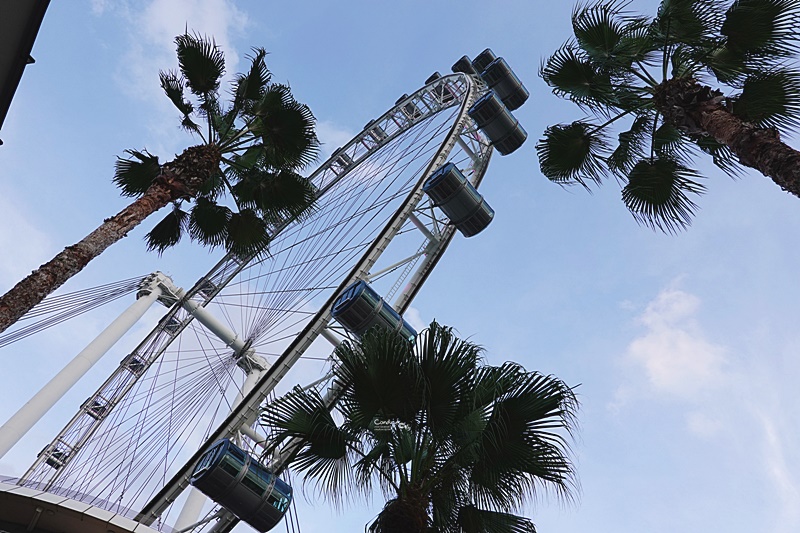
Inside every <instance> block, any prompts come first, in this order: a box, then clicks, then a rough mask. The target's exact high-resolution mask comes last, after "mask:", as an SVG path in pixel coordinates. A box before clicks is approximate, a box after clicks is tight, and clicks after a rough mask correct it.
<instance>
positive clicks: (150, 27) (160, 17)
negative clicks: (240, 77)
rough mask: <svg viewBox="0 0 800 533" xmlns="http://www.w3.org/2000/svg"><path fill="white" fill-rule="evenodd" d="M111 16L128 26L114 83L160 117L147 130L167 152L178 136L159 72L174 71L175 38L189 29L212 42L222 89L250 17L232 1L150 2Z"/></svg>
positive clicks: (99, 9)
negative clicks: (220, 62)
mask: <svg viewBox="0 0 800 533" xmlns="http://www.w3.org/2000/svg"><path fill="white" fill-rule="evenodd" d="M92 9H93V11H94V12H95V13H96V14H103V13H104V12H110V11H112V6H107V5H106V2H104V1H102V0H95V1H94V2H93V4H92ZM113 13H114V14H115V15H117V16H119V17H121V18H123V19H125V20H126V21H127V22H128V25H129V27H130V34H129V36H128V43H129V48H128V52H127V53H126V54H125V55H124V57H122V58H121V61H120V67H119V71H118V74H117V76H116V78H117V83H118V84H119V85H120V86H121V88H122V90H123V91H124V92H125V93H126V94H127V95H129V96H130V97H131V98H135V99H139V100H144V101H146V102H148V104H152V106H153V110H154V111H155V112H156V116H158V117H159V119H158V121H157V122H156V123H154V124H153V125H152V126H151V129H152V131H153V135H154V137H155V139H156V142H158V143H163V144H166V145H168V146H166V147H159V146H157V147H156V148H159V149H162V148H163V150H170V147H171V145H172V144H174V143H175V142H176V141H177V137H178V135H180V134H181V133H180V130H179V129H178V128H177V127H176V124H175V117H176V116H177V111H175V110H174V108H173V107H172V104H170V103H169V101H168V100H167V98H166V97H165V96H164V94H163V91H162V89H161V87H160V86H159V81H158V79H159V78H158V73H159V71H160V70H175V69H177V59H176V57H175V42H174V41H175V37H176V36H177V35H180V34H182V33H183V32H185V31H186V30H187V29H188V30H189V32H194V33H198V34H200V35H204V36H208V37H212V38H213V39H214V42H215V43H216V44H217V45H218V46H219V47H220V48H221V49H222V51H223V52H224V53H225V65H226V74H225V77H224V78H223V81H222V88H223V90H225V89H226V86H227V85H228V83H229V82H230V80H231V79H232V76H233V74H235V73H236V72H237V70H238V63H239V52H238V51H237V50H236V49H235V48H234V46H233V40H234V38H235V37H236V36H237V35H240V34H242V33H243V32H244V30H245V29H246V27H247V26H248V24H249V19H248V16H247V14H246V13H244V12H243V11H241V10H239V9H238V8H237V7H236V5H234V3H233V2H232V1H231V0H151V1H150V2H149V3H147V4H146V5H144V6H143V7H139V6H133V5H130V4H127V3H125V4H115V5H114V6H113ZM165 121H169V122H168V123H167V122H165ZM151 144H152V143H151ZM158 151H161V150H158Z"/></svg>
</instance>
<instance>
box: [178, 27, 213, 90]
mask: <svg viewBox="0 0 800 533" xmlns="http://www.w3.org/2000/svg"><path fill="white" fill-rule="evenodd" d="M175 44H176V45H177V49H178V64H179V66H180V69H181V73H182V74H183V77H184V78H185V80H186V85H188V87H189V90H190V91H192V93H194V94H195V95H197V96H198V97H200V98H201V99H203V101H204V103H206V101H207V100H208V98H209V97H210V96H211V95H212V94H213V93H214V92H216V91H217V90H218V89H219V83H220V80H221V79H222V75H223V74H224V73H225V56H224V54H223V53H222V50H220V49H219V47H218V46H217V44H216V43H215V42H214V40H213V39H209V38H208V37H203V36H200V35H196V34H189V33H185V34H183V35H178V36H177V37H176V38H175Z"/></svg>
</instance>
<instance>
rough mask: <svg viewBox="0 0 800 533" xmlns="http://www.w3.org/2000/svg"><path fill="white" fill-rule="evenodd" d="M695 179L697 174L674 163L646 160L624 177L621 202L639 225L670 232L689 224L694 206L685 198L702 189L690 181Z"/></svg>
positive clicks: (699, 192)
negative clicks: (625, 182) (626, 177)
mask: <svg viewBox="0 0 800 533" xmlns="http://www.w3.org/2000/svg"><path fill="white" fill-rule="evenodd" d="M698 177H699V175H698V174H697V172H695V171H693V170H691V169H688V168H686V167H684V166H682V165H680V164H679V163H677V162H676V161H674V160H671V159H666V158H656V159H646V160H643V161H640V162H639V163H637V164H636V165H635V166H634V167H633V170H631V172H630V174H629V175H628V184H627V185H626V186H625V188H624V189H623V190H622V200H623V201H624V202H625V205H626V206H627V207H628V209H630V211H631V213H632V214H633V217H634V218H635V219H636V221H637V222H639V223H640V224H643V225H645V226H648V227H651V228H654V229H655V228H658V229H660V230H662V231H664V232H666V233H674V232H675V231H677V230H679V229H683V228H685V227H686V226H688V225H689V224H691V220H692V217H693V216H694V211H695V209H696V208H697V205H695V203H694V202H692V201H691V200H690V199H689V196H688V195H689V194H695V195H698V194H701V193H702V192H703V191H704V190H705V187H703V186H702V185H701V184H699V183H697V182H696V181H693V179H694V178H698Z"/></svg>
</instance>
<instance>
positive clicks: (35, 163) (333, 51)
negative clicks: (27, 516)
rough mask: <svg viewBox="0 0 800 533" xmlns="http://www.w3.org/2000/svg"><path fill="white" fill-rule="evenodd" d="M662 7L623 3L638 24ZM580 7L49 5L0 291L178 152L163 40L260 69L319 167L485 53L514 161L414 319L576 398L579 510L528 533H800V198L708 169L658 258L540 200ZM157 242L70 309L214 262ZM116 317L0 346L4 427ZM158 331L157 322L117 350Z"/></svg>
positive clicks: (607, 194) (348, 515) (642, 245)
mask: <svg viewBox="0 0 800 533" xmlns="http://www.w3.org/2000/svg"><path fill="white" fill-rule="evenodd" d="M490 5H491V8H490V7H489V6H490ZM656 7H657V2H655V1H653V0H647V1H643V0H639V1H635V2H634V3H633V4H632V6H631V9H634V10H639V11H642V12H645V13H648V14H652V13H654V12H655V9H656ZM571 9H572V2H566V1H565V2H561V1H559V2H555V1H549V2H546V1H543V0H520V1H495V2H492V3H486V2H474V1H467V0H465V1H461V2H444V1H427V2H422V1H407V2H402V3H390V2H383V1H348V2H328V1H318V0H309V1H305V2H243V1H239V2H232V1H229V0H146V1H145V0H143V1H117V2H111V1H101V0H94V1H91V2H87V1H74V2H53V3H51V5H50V7H49V9H48V11H47V14H46V16H45V19H44V23H43V24H42V27H41V30H40V32H39V35H38V38H37V41H36V45H35V47H34V50H33V55H34V57H35V58H36V64H34V65H31V66H29V67H28V68H27V69H26V72H25V74H24V76H23V79H22V82H21V84H20V86H19V89H18V91H17V94H16V97H15V99H14V102H13V104H12V106H11V109H10V111H9V114H8V117H7V119H6V122H5V124H4V127H3V129H2V132H0V137H2V139H3V141H4V143H5V144H4V145H3V146H2V147H0V250H2V251H0V290H1V291H3V292H4V291H5V290H6V289H7V288H9V287H10V286H12V285H13V284H14V283H15V282H16V281H18V280H19V279H21V278H22V277H23V276H24V275H26V274H27V273H28V272H30V271H31V270H32V269H34V268H36V267H37V266H38V265H39V264H41V263H42V262H44V261H46V260H48V259H49V258H50V257H52V256H53V255H54V254H55V253H56V252H58V251H59V250H60V249H61V248H63V247H64V246H66V245H68V244H71V243H73V242H76V241H77V240H79V239H80V238H82V237H83V236H84V235H85V234H87V233H88V232H89V231H91V230H92V229H94V228H95V227H96V226H97V225H98V224H99V223H100V222H102V220H103V219H104V218H106V217H108V216H110V215H112V214H113V213H116V212H117V211H119V209H121V208H122V207H123V206H124V205H126V203H127V200H126V199H124V198H122V197H120V196H119V194H118V192H117V190H116V188H115V187H114V185H113V184H112V182H111V176H112V173H113V167H114V162H115V158H116V156H118V155H122V154H123V151H124V150H125V149H126V148H136V149H142V148H147V149H148V150H149V151H151V152H152V153H154V154H158V155H160V156H161V159H162V161H166V160H169V159H170V158H171V157H172V156H173V155H174V154H177V153H180V152H181V151H182V150H183V148H185V147H186V146H188V145H189V144H190V143H191V141H192V139H191V138H190V137H189V136H188V135H187V134H185V133H184V132H183V131H182V130H181V129H180V128H179V127H178V121H177V119H176V113H175V112H174V111H173V108H172V107H171V104H170V103H169V101H168V100H167V99H166V98H165V97H164V96H163V93H162V92H161V89H160V87H159V85H158V70H159V69H165V68H174V67H175V66H176V61H175V59H174V45H173V42H172V40H173V38H174V37H175V35H177V34H178V33H181V32H182V31H183V30H184V28H185V27H188V28H189V29H192V30H195V31H197V32H200V33H203V34H209V35H213V36H214V37H215V39H216V42H217V43H218V44H219V45H220V46H221V47H222V48H223V50H224V51H225V52H226V57H227V65H228V72H229V73H234V72H237V71H238V70H239V69H242V68H244V67H243V65H244V63H245V61H244V57H245V55H246V54H247V53H248V52H249V49H250V47H253V46H262V47H264V48H266V49H267V50H268V52H269V53H270V55H269V56H268V57H267V62H268V65H269V67H270V69H271V70H272V72H273V75H274V80H275V81H278V82H288V83H289V84H290V85H291V87H292V91H293V93H294V95H295V96H296V98H297V99H298V100H299V101H302V102H304V103H306V104H308V105H309V107H310V108H311V109H312V111H313V112H314V114H315V116H316V117H317V120H318V121H319V122H318V134H319V136H320V138H321V140H322V141H323V142H324V143H325V144H324V146H323V152H324V154H325V155H326V156H327V154H329V153H330V152H331V151H332V150H333V149H335V148H336V147H338V146H340V145H342V144H344V143H345V142H347V141H348V140H349V139H350V138H351V137H352V136H353V135H355V134H356V133H357V132H359V131H360V130H361V128H362V127H363V125H364V124H365V123H366V122H367V121H368V120H370V119H372V118H374V117H377V116H379V115H381V114H383V113H384V112H385V111H386V110H387V109H389V108H390V107H391V106H392V104H393V103H394V102H395V100H396V99H397V98H398V97H399V96H400V95H401V94H403V93H411V92H413V91H415V90H416V89H417V88H419V87H420V86H421V85H422V83H423V81H424V80H425V78H427V77H428V75H429V74H431V72H433V71H435V70H438V71H441V72H448V71H449V69H450V66H451V65H452V64H453V63H454V62H455V60H456V59H458V58H459V57H460V56H462V55H464V54H467V55H469V56H470V57H474V56H475V55H477V54H478V53H479V52H480V51H481V50H483V49H484V48H485V47H491V48H492V49H493V50H494V51H495V52H496V53H497V54H498V55H501V56H504V57H505V58H506V59H507V61H508V62H509V63H510V65H511V66H512V67H513V68H514V69H515V71H516V72H517V74H518V75H519V77H520V78H521V79H522V81H523V82H524V83H525V84H526V86H527V87H528V89H529V90H530V92H531V97H530V99H529V100H528V102H527V103H526V104H525V106H523V107H522V108H521V109H520V110H518V111H517V112H515V115H516V116H517V117H518V118H519V120H520V122H521V123H522V125H523V126H524V128H525V129H526V130H527V132H528V135H529V137H528V141H527V143H526V144H525V145H524V146H523V147H522V148H521V149H520V150H518V151H517V152H515V153H514V154H512V155H510V156H507V157H500V156H499V155H495V157H494V158H493V161H492V162H491V164H490V168H489V171H488V172H487V175H486V179H485V180H484V183H483V185H482V186H481V191H482V192H483V194H484V195H485V197H486V198H487V200H488V202H489V203H490V204H491V205H492V207H493V208H494V209H495V212H496V216H495V220H494V221H493V222H492V224H491V225H490V226H489V228H488V229H487V230H486V231H485V232H483V233H481V234H480V235H478V236H476V237H474V238H472V239H469V240H467V239H464V238H462V237H461V236H460V235H457V237H456V239H455V240H454V241H453V243H452V245H451V246H450V248H449V249H448V252H447V254H445V256H444V258H443V259H442V261H441V262H440V263H439V265H438V266H437V268H436V270H435V271H434V273H433V274H432V275H431V277H430V278H429V280H428V281H427V282H426V284H425V287H424V288H423V290H422V291H421V293H420V295H419V296H418V297H417V299H416V300H415V301H414V304H413V310H412V313H411V314H412V315H413V320H414V321H415V322H416V323H417V324H423V323H428V322H430V321H431V320H432V319H434V318H435V319H436V320H437V321H439V322H441V323H444V324H447V325H452V326H454V327H455V328H456V329H457V330H458V331H459V332H460V334H461V335H462V336H465V337H470V338H471V339H472V340H474V341H475V342H477V343H479V344H481V345H483V346H484V347H485V348H486V353H487V358H488V361H489V362H490V363H492V364H499V363H501V362H503V361H505V360H514V361H518V362H520V363H522V364H523V365H524V366H525V367H526V368H528V369H529V370H538V371H541V372H543V373H548V374H554V375H556V376H558V377H560V378H561V379H563V380H564V381H566V382H567V383H568V384H571V385H578V384H580V386H579V387H578V388H577V393H578V396H579V399H580V401H581V410H580V414H579V419H580V424H581V429H580V432H579V434H578V439H577V441H576V442H575V444H574V455H575V464H576V466H577V469H578V473H579V477H580V483H581V489H580V492H579V494H578V495H577V498H576V500H575V501H574V502H572V503H561V502H559V501H558V500H557V499H556V498H555V497H552V496H550V497H547V496H545V497H543V498H541V499H540V500H539V501H537V502H536V504H535V505H533V506H531V507H530V508H529V509H528V510H527V512H528V515H529V516H531V517H532V518H533V520H534V522H535V523H536V525H537V527H538V530H539V531H540V532H542V533H547V532H556V531H557V532H558V533H578V532H585V531H589V530H593V531H615V532H617V533H634V532H640V531H648V532H650V533H662V532H664V533H666V532H674V531H682V532H701V531H728V532H731V533H738V532H748V533H751V532H769V533H779V532H793V531H797V530H798V529H800V430H798V424H797V420H798V417H800V396H799V395H798V394H797V381H798V379H797V376H800V362H798V357H797V356H798V352H800V329H798V328H797V322H798V320H797V317H798V316H800V304H798V302H799V301H800V298H799V296H800V287H798V274H797V272H798V266H799V265H800V247H798V232H797V228H798V227H800V200H799V199H798V198H795V197H791V196H789V195H788V194H786V193H783V192H782V191H780V189H779V188H778V187H777V186H775V185H774V184H772V183H771V182H770V181H769V180H767V179H765V178H763V177H761V176H759V175H756V174H754V173H750V174H747V175H745V176H744V177H743V178H741V179H740V180H732V179H730V178H728V177H726V176H724V175H722V174H721V173H720V172H719V171H717V170H716V169H714V168H713V167H711V166H710V164H709V162H708V161H703V162H702V163H700V165H699V167H700V168H701V169H702V170H703V172H704V173H705V174H706V175H707V176H708V179H706V180H704V184H705V185H706V186H707V188H708V192H707V194H706V195H705V196H703V197H702V198H701V199H700V200H699V202H698V203H699V205H700V210H699V213H698V215H697V217H696V220H695V222H694V223H693V225H692V227H691V228H690V229H689V230H687V231H686V232H683V233H681V234H679V235H675V236H666V235H662V234H658V233H654V232H652V231H651V230H649V229H647V228H643V227H639V226H637V224H636V223H635V222H634V220H633V218H632V217H631V216H630V214H629V213H628V211H627V210H626V209H625V207H624V205H623V204H622V202H621V200H620V193H619V187H618V186H617V184H616V183H614V182H613V180H612V181H611V182H609V183H606V185H605V186H604V187H602V188H600V189H597V190H595V191H594V193H593V194H587V193H586V192H585V191H583V190H578V189H568V190H565V189H562V188H560V187H558V186H556V185H554V184H551V183H549V182H548V181H547V180H546V179H545V178H544V177H543V176H542V175H541V173H540V172H539V170H538V161H537V157H536V152H535V149H534V146H535V144H536V140H537V139H538V138H539V137H540V136H541V134H542V132H543V130H544V129H545V128H546V127H547V125H550V124H554V123H557V122H569V121H572V120H574V119H577V118H580V117H581V116H582V115H581V114H580V111H579V110H578V109H577V108H575V107H574V106H572V105H571V104H569V103H567V102H563V101H561V100H559V99H557V98H556V97H554V96H553V95H552V94H550V92H549V90H548V88H547V87H546V86H545V85H544V83H543V82H542V81H541V80H540V79H539V78H538V76H537V70H538V67H539V64H540V61H541V60H542V59H543V58H545V57H546V56H548V55H549V54H551V53H552V52H553V51H554V50H555V49H556V48H557V47H558V46H559V45H560V44H561V43H562V42H563V41H564V40H565V39H566V38H567V37H568V36H569V35H570V24H569V15H570V12H571ZM237 61H238V63H237ZM237 66H238V68H237ZM788 142H789V143H790V144H793V145H794V146H800V142H799V141H798V140H797V139H791V138H790V139H789V141H788ZM155 222H156V221H155V220H154V221H150V222H146V223H145V224H144V225H143V226H142V227H141V228H138V229H137V230H135V231H134V232H132V233H131V234H130V235H129V236H128V238H126V239H125V240H124V242H121V243H119V244H117V245H115V246H113V247H112V248H111V249H109V250H108V251H107V252H106V253H104V254H103V255H102V256H101V257H100V258H99V259H97V260H96V261H94V262H93V263H92V264H91V265H90V266H89V267H88V268H87V269H86V270H85V271H84V272H83V273H81V274H80V275H79V276H78V277H76V278H75V279H74V280H72V281H70V282H69V284H68V285H67V286H65V287H64V289H65V290H66V291H72V290H77V289H79V288H82V287H91V286H95V285H100V284H104V283H109V282H112V281H115V280H119V279H124V278H129V277H134V276H137V275H140V274H146V273H148V272H151V271H153V270H162V271H164V272H167V273H169V274H172V275H173V277H174V279H175V281H176V283H177V284H179V285H184V286H190V285H191V284H192V283H193V282H194V281H195V280H196V279H197V278H198V277H199V276H201V275H202V274H203V273H204V272H205V271H206V270H207V269H208V268H210V267H211V266H212V265H213V264H214V263H215V262H216V261H217V259H218V257H219V256H220V254H219V253H208V252H207V251H205V250H202V249H199V248H196V247H192V246H181V247H179V248H178V249H176V250H173V251H170V252H167V253H165V254H164V255H163V257H160V258H159V257H158V256H157V255H154V254H148V253H146V252H145V247H144V244H143V242H142V238H143V236H144V234H145V233H146V232H147V231H148V230H149V229H150V228H151V227H152V225H153V224H154V223H155ZM129 303H130V302H124V303H119V304H118V305H117V306H116V307H117V308H122V307H124V306H126V305H128V304H129ZM114 308H115V307H114V306H111V307H110V309H111V310H108V309H106V310H101V311H99V312H96V313H93V314H89V315H84V316H82V317H81V318H80V319H77V320H75V321H72V322H70V323H67V324H64V325H62V326H60V327H57V328H52V329H50V330H48V331H47V332H45V333H44V334H42V335H40V336H38V337H37V338H35V339H30V340H27V341H25V342H20V343H17V344H15V345H12V346H9V347H6V348H3V349H2V350H1V352H0V357H2V360H3V366H2V367H1V368H2V370H0V395H1V396H0V419H3V420H5V419H6V418H8V417H9V416H10V415H11V414H12V413H13V412H14V411H15V410H16V409H17V408H18V407H20V406H21V405H22V404H23V403H24V402H25V401H26V400H27V399H28V398H29V397H30V395H31V394H32V393H33V392H34V391H35V390H37V389H38V388H39V387H41V386H42V385H43V384H44V383H45V382H46V381H47V380H48V379H49V378H50V377H52V375H53V374H54V373H55V372H56V371H57V368H58V366H59V365H60V364H63V363H64V362H66V361H67V360H69V359H71V358H72V356H73V355H74V354H75V353H77V352H78V351H79V350H80V349H81V348H83V346H85V344H86V343H88V342H89V341H90V340H91V339H92V338H93V336H94V335H96V334H97V333H98V332H99V331H100V330H101V329H102V328H103V327H104V326H105V325H106V324H107V322H108V321H109V320H110V318H109V317H111V316H113V315H114V310H113V309H114ZM157 318H158V316H157V315H156V314H154V313H150V314H148V316H147V317H146V319H145V321H144V323H143V324H142V325H141V326H139V327H137V328H136V329H135V330H134V331H133V332H132V333H131V335H129V336H128V337H126V338H125V339H124V340H123V341H122V345H121V346H120V348H119V350H118V351H119V353H125V352H124V349H125V348H126V347H127V348H128V349H129V348H130V347H132V346H134V345H135V344H136V343H137V342H138V340H139V339H140V338H141V336H142V335H143V334H144V333H145V332H146V331H147V330H148V328H149V326H150V325H152V324H153V323H154V322H155V321H156V320H157ZM137 334H138V337H137ZM111 359H112V361H111V362H110V363H107V364H102V363H101V364H100V365H98V367H96V368H95V369H94V370H93V371H92V372H91V373H90V374H89V375H88V376H87V377H86V378H85V379H84V381H83V382H81V385H80V387H78V388H79V389H81V390H78V391H74V392H72V393H70V395H69V396H68V397H67V398H65V400H64V402H62V405H60V406H59V408H57V409H55V410H54V411H53V412H52V413H51V414H49V415H48V417H47V418H46V419H45V420H43V421H42V423H40V424H39V425H38V426H37V427H36V428H35V429H34V430H33V431H32V432H31V433H30V434H29V435H28V437H27V438H26V439H25V440H23V441H22V442H21V444H20V445H19V446H17V448H15V449H14V450H13V451H12V452H11V453H9V454H8V455H7V456H6V457H5V458H4V459H2V460H0V474H5V475H20V474H21V473H22V472H23V471H24V470H25V469H26V468H27V466H28V465H29V464H30V463H31V462H32V460H33V459H34V457H35V454H36V452H37V451H38V450H39V449H41V447H43V446H44V445H45V444H46V443H47V442H49V441H50V439H51V438H52V437H53V435H54V433H55V432H56V431H57V430H58V429H59V428H61V427H62V426H63V425H64V423H66V421H67V420H68V419H69V418H70V417H71V415H72V414H73V413H74V412H75V410H76V409H77V407H78V405H79V404H80V403H81V402H82V401H83V400H84V399H85V397H86V396H87V395H88V394H89V392H87V391H91V390H94V389H95V388H96V387H97V385H98V384H99V383H100V382H102V380H103V379H104V377H105V375H106V374H107V373H108V372H109V369H110V368H112V367H114V366H115V365H116V363H117V361H118V360H119V357H117V358H116V359H115V358H114V357H112V358H111ZM311 496H312V495H309V497H310V498H311V502H312V503H311V504H307V503H305V502H301V503H300V505H301V507H300V520H301V526H302V529H303V530H304V531H342V532H344V531H359V530H362V528H363V524H365V523H366V522H367V521H368V520H370V518H372V517H373V516H374V515H375V514H376V513H377V511H378V510H379V509H380V507H381V502H380V501H373V502H372V504H370V505H357V506H355V507H353V508H349V509H348V510H346V511H345V512H338V513H337V512H336V511H332V510H330V509H329V507H328V505H327V504H325V503H324V502H321V501H319V500H315V499H313V498H312V497H311ZM300 500H302V498H300ZM312 507H313V509H312ZM241 528H242V526H240V529H241ZM243 530H246V529H243Z"/></svg>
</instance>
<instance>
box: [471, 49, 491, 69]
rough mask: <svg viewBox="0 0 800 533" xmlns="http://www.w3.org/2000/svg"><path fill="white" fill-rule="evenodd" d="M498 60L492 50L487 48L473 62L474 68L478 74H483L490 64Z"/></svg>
mask: <svg viewBox="0 0 800 533" xmlns="http://www.w3.org/2000/svg"><path fill="white" fill-rule="evenodd" d="M495 59H497V56H496V55H494V52H492V49H491V48H487V49H486V50H484V51H483V52H481V53H480V54H478V55H477V56H475V59H473V60H472V66H473V67H475V70H476V71H477V72H483V71H484V70H486V67H488V66H489V63H491V62H492V61H494V60H495Z"/></svg>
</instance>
